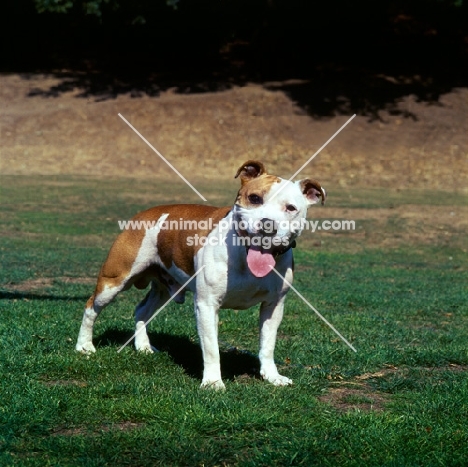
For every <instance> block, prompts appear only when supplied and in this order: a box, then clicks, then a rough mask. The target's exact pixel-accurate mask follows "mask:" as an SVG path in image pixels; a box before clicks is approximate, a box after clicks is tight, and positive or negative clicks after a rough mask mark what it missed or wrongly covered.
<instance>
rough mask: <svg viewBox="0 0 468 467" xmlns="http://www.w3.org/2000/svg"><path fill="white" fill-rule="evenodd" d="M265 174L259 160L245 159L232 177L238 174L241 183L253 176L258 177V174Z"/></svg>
mask: <svg viewBox="0 0 468 467" xmlns="http://www.w3.org/2000/svg"><path fill="white" fill-rule="evenodd" d="M263 174H266V169H265V166H264V165H263V164H262V163H261V162H259V161H253V160H250V161H247V162H244V163H243V164H242V165H241V166H240V167H239V170H238V171H237V173H236V176H235V177H234V178H237V177H238V176H239V175H240V179H241V183H242V185H243V184H244V183H247V182H249V181H250V180H252V179H253V178H257V177H260V175H263Z"/></svg>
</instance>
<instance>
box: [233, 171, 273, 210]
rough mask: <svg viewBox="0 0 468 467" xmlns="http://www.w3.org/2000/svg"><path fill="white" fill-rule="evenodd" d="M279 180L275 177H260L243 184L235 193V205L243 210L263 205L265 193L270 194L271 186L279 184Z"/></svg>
mask: <svg viewBox="0 0 468 467" xmlns="http://www.w3.org/2000/svg"><path fill="white" fill-rule="evenodd" d="M280 182H281V179H280V178H279V177H276V176H275V175H261V176H259V177H257V178H255V179H252V180H250V182H249V183H244V184H243V185H242V186H241V188H240V190H239V192H238V193H237V198H236V204H238V205H239V206H242V207H244V208H252V207H258V205H260V204H263V201H264V197H265V195H266V194H267V193H271V192H272V188H271V187H272V186H273V185H274V184H275V183H280Z"/></svg>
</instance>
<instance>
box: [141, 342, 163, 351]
mask: <svg viewBox="0 0 468 467" xmlns="http://www.w3.org/2000/svg"><path fill="white" fill-rule="evenodd" d="M136 349H137V351H138V352H143V353H155V352H159V351H158V349H157V348H156V347H153V346H152V345H151V344H150V343H148V344H144V345H140V346H139V347H136Z"/></svg>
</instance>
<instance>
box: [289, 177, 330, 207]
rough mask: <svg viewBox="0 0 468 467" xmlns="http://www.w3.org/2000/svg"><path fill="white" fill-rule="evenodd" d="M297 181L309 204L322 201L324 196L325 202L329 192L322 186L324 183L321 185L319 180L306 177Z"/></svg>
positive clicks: (323, 202) (323, 201)
mask: <svg viewBox="0 0 468 467" xmlns="http://www.w3.org/2000/svg"><path fill="white" fill-rule="evenodd" d="M296 183H299V186H300V188H301V191H302V194H303V195H304V196H305V198H306V199H307V202H308V203H309V204H316V203H318V202H319V201H320V198H322V204H325V199H326V198H327V193H326V192H325V190H324V189H323V188H322V185H320V183H319V182H317V180H312V179H310V178H306V179H304V180H300V181H299V182H296Z"/></svg>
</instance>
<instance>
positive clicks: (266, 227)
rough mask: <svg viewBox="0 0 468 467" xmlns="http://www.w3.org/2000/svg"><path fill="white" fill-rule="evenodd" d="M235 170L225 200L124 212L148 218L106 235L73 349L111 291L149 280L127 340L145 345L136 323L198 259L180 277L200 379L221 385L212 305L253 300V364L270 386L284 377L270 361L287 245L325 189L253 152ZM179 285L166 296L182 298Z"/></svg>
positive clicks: (288, 272) (84, 345)
mask: <svg viewBox="0 0 468 467" xmlns="http://www.w3.org/2000/svg"><path fill="white" fill-rule="evenodd" d="M236 177H240V180H241V188H240V190H239V192H238V194H237V198H236V201H235V204H234V206H233V207H232V206H230V207H224V208H217V207H212V206H203V205H195V204H193V205H192V204H176V205H168V206H157V207H154V208H151V209H148V210H147V211H143V212H141V213H139V214H137V215H136V216H135V217H134V218H133V221H134V222H135V224H134V225H138V221H142V222H143V223H146V225H150V226H151V227H150V228H139V229H129V230H124V231H123V232H122V233H121V234H120V235H119V236H118V237H117V239H116V240H115V242H114V244H113V245H112V247H111V249H110V252H109V255H108V257H107V259H106V261H105V263H104V264H103V266H102V268H101V271H100V273H99V277H98V280H97V285H96V289H95V291H94V294H93V295H92V296H91V298H90V299H89V300H88V302H87V303H86V309H85V312H84V316H83V322H82V324H81V329H80V333H79V335H78V341H77V344H76V350H78V351H80V352H85V353H88V352H95V350H96V349H95V348H94V345H93V342H92V336H93V326H94V322H95V320H96V318H97V317H98V315H99V313H100V312H101V310H102V309H103V308H104V307H105V306H106V305H108V304H109V303H110V302H111V301H112V299H114V298H115V296H116V295H117V294H118V293H119V292H121V291H122V290H126V289H128V288H130V287H131V286H132V285H134V286H135V287H137V288H141V289H143V288H146V287H147V286H148V285H151V289H150V291H149V292H148V294H147V295H146V297H145V298H144V300H143V301H142V302H141V303H140V304H139V305H138V306H137V307H136V310H135V322H136V331H137V333H136V335H135V347H136V348H137V350H141V351H147V352H152V351H153V349H154V348H153V347H152V346H151V344H150V342H149V339H148V335H147V333H146V324H145V323H146V322H147V321H148V319H149V318H150V317H151V316H152V314H153V313H154V312H155V311H156V310H157V309H158V308H159V307H160V306H162V305H163V304H164V303H165V302H166V301H167V300H168V299H169V298H170V297H171V296H172V295H174V293H175V292H177V290H179V288H180V285H179V284H184V283H186V282H187V281H188V280H189V279H190V277H192V276H193V275H194V274H195V273H196V272H197V271H199V270H200V269H201V268H203V269H202V270H201V271H200V272H199V274H197V276H196V277H195V278H194V279H193V280H192V281H190V282H189V283H188V284H187V286H186V289H187V290H190V291H192V292H193V294H194V302H195V315H196V319H197V329H198V334H199V337H200V344H201V349H202V353H203V362H204V371H203V380H202V384H201V385H202V387H212V388H215V389H223V388H224V383H223V382H222V379H221V369H220V358H219V348H218V311H219V309H220V308H233V309H247V308H249V307H251V306H253V305H256V304H258V303H260V304H261V306H260V353H259V359H260V374H261V376H262V377H263V378H264V379H266V380H267V381H269V382H270V383H273V384H274V385H277V386H283V385H288V384H291V383H292V381H291V380H290V379H289V378H287V377H285V376H281V375H280V374H279V373H278V370H277V368H276V365H275V362H274V357H273V353H274V348H275V342H276V333H277V329H278V326H279V325H280V322H281V320H282V317H283V306H284V300H285V297H286V293H287V292H288V289H289V285H288V283H292V280H293V254H292V251H291V247H292V246H294V242H295V238H296V237H297V236H299V235H300V233H301V230H302V228H303V224H302V222H303V221H304V220H305V217H306V213H307V208H308V206H309V205H311V204H315V203H317V202H318V201H320V200H321V202H322V204H323V203H324V201H325V197H326V194H325V190H324V189H323V188H322V187H321V186H320V184H319V183H318V182H316V181H314V180H311V179H305V180H300V181H297V182H291V181H288V180H284V179H281V178H279V177H276V176H274V175H269V174H267V173H266V170H265V167H264V165H263V164H262V163H261V162H258V161H252V160H249V161H247V162H245V163H244V164H242V166H241V167H240V168H239V170H238V171H237V174H236ZM171 221H173V222H171ZM140 225H141V224H140ZM180 226H182V227H184V228H180ZM169 227H171V228H169ZM273 267H274V268H275V269H276V271H277V272H278V273H279V274H280V275H281V276H282V277H283V278H284V279H286V280H283V278H281V277H280V276H279V275H278V274H275V273H274V272H273V271H272V268H273ZM184 293H185V290H184V291H182V292H179V294H177V295H176V296H175V297H174V300H175V301H176V302H178V303H181V302H183V301H184Z"/></svg>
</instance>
